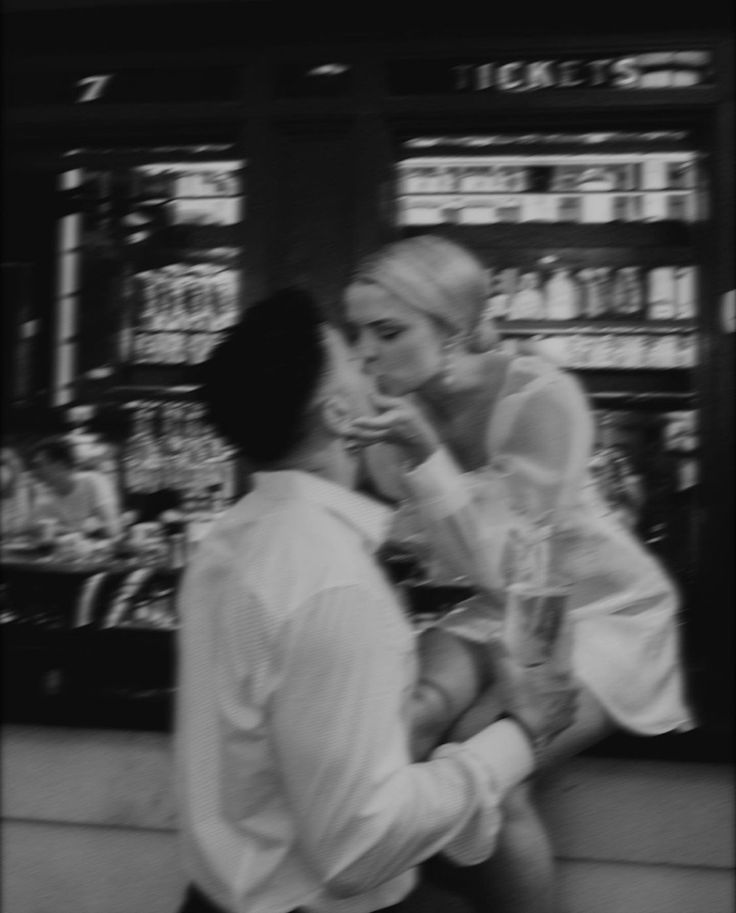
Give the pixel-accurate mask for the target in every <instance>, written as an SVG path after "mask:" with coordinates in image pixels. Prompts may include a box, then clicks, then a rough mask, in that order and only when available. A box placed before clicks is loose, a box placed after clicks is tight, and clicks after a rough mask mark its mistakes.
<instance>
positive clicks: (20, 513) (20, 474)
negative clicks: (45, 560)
mask: <svg viewBox="0 0 736 913" xmlns="http://www.w3.org/2000/svg"><path fill="white" fill-rule="evenodd" d="M0 496H1V497H2V502H1V503H2V506H1V507H0V519H1V520H2V531H3V536H4V537H6V538H7V537H11V536H22V535H24V534H25V533H27V532H29V531H30V529H31V525H32V511H33V489H32V486H31V482H30V479H29V478H28V474H27V473H26V470H25V466H24V465H23V460H22V459H21V456H20V454H19V453H18V452H17V451H16V449H15V448H14V447H11V446H10V445H9V444H3V446H2V448H1V449H0Z"/></svg>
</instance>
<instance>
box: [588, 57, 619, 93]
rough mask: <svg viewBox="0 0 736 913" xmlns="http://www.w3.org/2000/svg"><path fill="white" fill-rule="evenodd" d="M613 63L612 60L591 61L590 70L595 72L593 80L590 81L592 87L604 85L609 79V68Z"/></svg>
mask: <svg viewBox="0 0 736 913" xmlns="http://www.w3.org/2000/svg"><path fill="white" fill-rule="evenodd" d="M612 63H613V60H611V58H608V59H607V60H591V61H590V69H591V70H592V71H593V78H592V79H591V81H590V84H591V86H600V85H603V84H604V83H605V82H606V81H607V79H608V68H609V66H610V65H611V64H612Z"/></svg>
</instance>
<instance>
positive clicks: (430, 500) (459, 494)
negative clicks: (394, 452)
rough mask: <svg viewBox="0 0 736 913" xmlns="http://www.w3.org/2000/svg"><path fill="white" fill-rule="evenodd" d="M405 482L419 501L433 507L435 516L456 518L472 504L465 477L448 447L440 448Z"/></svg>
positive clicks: (410, 473)
mask: <svg viewBox="0 0 736 913" xmlns="http://www.w3.org/2000/svg"><path fill="white" fill-rule="evenodd" d="M404 478H405V481H406V484H407V485H408V486H409V489H410V491H411V493H412V495H413V496H414V497H415V498H416V499H418V500H419V501H420V502H422V503H424V504H432V506H433V508H434V512H436V513H439V514H441V515H443V516H449V515H451V514H454V513H455V512H456V511H457V510H459V509H460V508H462V507H466V506H467V504H468V494H467V492H466V490H465V485H464V483H463V479H462V474H461V472H460V470H459V469H458V467H457V465H456V464H455V462H454V460H453V459H452V457H451V456H450V454H449V453H448V452H447V450H446V449H445V448H444V447H439V448H438V449H437V450H435V452H434V453H433V454H432V456H430V457H428V458H427V459H426V460H425V461H424V462H423V463H420V464H419V465H418V466H415V467H414V468H413V469H410V470H407V472H406V474H405V476H404Z"/></svg>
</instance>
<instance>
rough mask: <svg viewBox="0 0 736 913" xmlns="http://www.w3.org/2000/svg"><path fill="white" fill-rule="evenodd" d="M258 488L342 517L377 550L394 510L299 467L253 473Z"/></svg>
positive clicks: (265, 494)
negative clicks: (300, 500) (302, 501)
mask: <svg viewBox="0 0 736 913" xmlns="http://www.w3.org/2000/svg"><path fill="white" fill-rule="evenodd" d="M253 482H254V491H256V492H258V493H259V494H260V495H261V496H263V497H266V498H268V499H269V500H293V499H304V500H307V501H309V502H310V503H312V504H317V505H318V506H320V507H322V508H323V509H325V510H327V511H329V512H330V513H331V514H334V515H335V516H337V517H339V518H340V520H342V521H343V522H344V523H346V524H347V525H348V526H350V527H351V528H352V529H354V530H355V532H356V533H357V534H358V535H359V536H360V537H361V538H362V539H363V540H365V542H366V545H367V548H368V549H369V550H370V551H371V552H373V551H375V550H376V549H377V548H378V547H379V546H380V545H382V544H383V542H384V540H385V538H386V535H387V533H388V529H389V525H390V523H391V513H392V512H391V509H390V508H388V507H386V506H384V505H383V504H379V503H378V502H377V501H374V500H373V499H372V498H368V497H366V496H365V495H362V494H360V493H359V492H357V491H351V490H350V489H348V488H345V487H344V486H343V485H338V484H336V483H335V482H330V481H328V480H327V479H323V478H321V477H320V476H316V475H313V474H312V473H308V472H302V471H301V470H298V469H285V470H278V471H275V472H256V473H254V474H253Z"/></svg>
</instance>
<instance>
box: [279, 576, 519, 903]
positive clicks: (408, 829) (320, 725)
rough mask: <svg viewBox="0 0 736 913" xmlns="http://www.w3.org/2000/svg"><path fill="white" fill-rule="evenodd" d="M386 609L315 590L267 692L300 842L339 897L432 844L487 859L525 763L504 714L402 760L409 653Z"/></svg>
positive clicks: (390, 873) (431, 850)
mask: <svg viewBox="0 0 736 913" xmlns="http://www.w3.org/2000/svg"><path fill="white" fill-rule="evenodd" d="M390 610H391V611H393V607H390ZM388 612H389V609H388V608H387V607H386V606H385V605H382V604H381V603H380V602H379V601H378V599H376V598H373V597H372V596H371V595H370V594H368V593H366V592H365V591H363V590H361V589H360V588H357V587H345V588H340V589H335V590H331V591H328V592H325V593H321V594H318V595H317V596H315V597H313V598H312V599H311V600H310V602H309V603H308V604H307V605H305V606H304V607H303V608H302V610H301V611H300V613H299V616H298V617H297V618H296V619H295V620H294V621H293V622H292V623H291V625H290V631H289V636H288V643H287V644H286V645H285V649H284V652H283V654H282V670H283V678H282V680H281V683H280V685H279V688H278V690H277V692H276V693H275V695H274V698H273V713H272V722H273V742H274V749H275V752H276V755H277V757H278V763H279V767H280V770H281V773H282V776H283V780H284V784H285V788H286V791H287V796H288V801H289V804H290V806H291V808H292V809H293V810H294V813H295V815H296V818H297V821H298V828H299V838H300V843H301V845H302V847H303V850H304V853H305V855H306V857H307V858H308V859H309V860H310V862H311V864H312V866H313V867H314V868H315V870H316V871H317V872H318V873H319V877H320V879H321V880H322V881H323V882H324V883H325V884H326V885H327V886H328V887H329V888H330V889H331V890H332V891H333V892H334V893H336V894H340V895H351V894H356V893H361V892H363V891H366V890H369V889H371V888H373V887H375V886H377V885H378V884H381V883H382V882H385V881H387V880H389V879H391V878H393V877H395V876H397V875H399V874H400V873H402V872H404V871H406V870H407V869H410V868H412V867H413V866H414V865H416V864H417V863H419V862H421V861H422V860H424V859H427V858H429V857H430V856H432V855H434V854H435V853H437V852H439V851H440V850H445V851H446V852H448V854H449V855H451V856H452V858H454V859H456V861H458V862H460V863H461V864H466V865H467V864H473V863H476V862H480V861H481V860H482V859H484V858H487V856H489V855H490V854H491V852H492V851H493V847H494V845H495V835H496V833H497V831H498V828H499V825H500V812H499V807H500V805H501V803H502V801H503V799H504V798H505V796H506V794H507V793H508V791H509V790H510V789H511V788H513V787H514V786H515V785H517V784H518V783H519V782H521V781H522V780H523V779H524V778H525V777H526V776H528V774H529V773H530V772H531V768H532V760H531V751H530V746H529V743H528V740H527V738H526V736H525V735H524V734H523V732H522V730H520V729H519V728H518V727H517V726H516V725H515V724H514V723H513V722H511V721H510V720H504V721H501V722H499V723H496V724H494V725H493V726H491V727H488V728H487V729H485V730H483V732H481V733H479V734H478V735H477V736H475V737H473V738H472V739H470V740H469V741H468V742H466V743H464V744H463V745H451V746H442V747H441V748H440V749H439V750H438V751H437V752H435V753H433V754H432V755H431V756H430V758H429V759H428V760H427V761H426V762H425V763H421V764H412V763H411V759H410V757H409V734H408V729H407V721H406V699H407V696H408V695H407V686H408V685H409V684H410V683H409V682H407V679H406V675H407V671H406V659H407V657H406V655H405V653H404V652H402V650H401V649H400V647H399V646H398V645H397V642H396V629H395V627H394V626H393V625H392V623H391V618H390V616H389V615H388V614H387V613H388ZM394 624H395V622H394Z"/></svg>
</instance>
